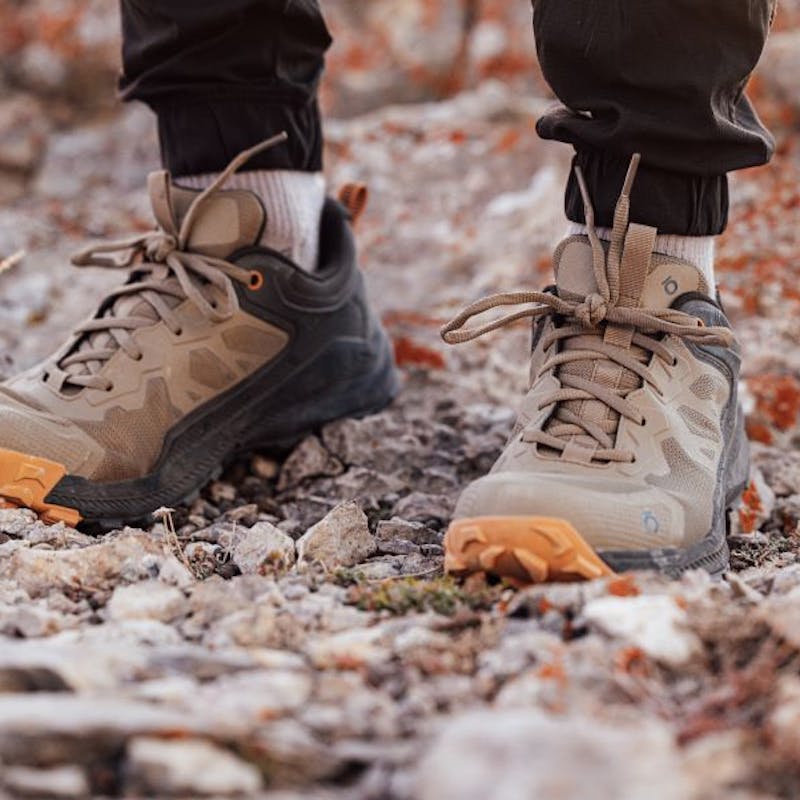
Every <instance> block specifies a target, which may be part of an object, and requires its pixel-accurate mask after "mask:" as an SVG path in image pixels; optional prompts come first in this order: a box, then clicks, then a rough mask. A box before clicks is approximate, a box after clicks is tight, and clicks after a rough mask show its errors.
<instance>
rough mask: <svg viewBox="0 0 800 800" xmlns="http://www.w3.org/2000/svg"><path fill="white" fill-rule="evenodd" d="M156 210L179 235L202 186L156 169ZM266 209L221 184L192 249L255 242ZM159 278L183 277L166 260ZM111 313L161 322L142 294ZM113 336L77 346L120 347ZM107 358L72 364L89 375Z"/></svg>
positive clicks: (204, 251) (71, 371)
mask: <svg viewBox="0 0 800 800" xmlns="http://www.w3.org/2000/svg"><path fill="white" fill-rule="evenodd" d="M147 188H148V193H149V195H150V204H151V206H152V209H153V216H154V217H155V219H156V222H157V223H158V226H159V228H161V230H163V231H164V232H166V233H169V234H170V235H172V236H175V237H176V238H177V237H178V234H179V232H180V226H181V224H182V223H183V220H184V219H185V218H186V215H187V214H188V213H189V208H190V207H191V205H192V203H193V202H194V201H195V200H196V199H197V198H198V197H199V196H200V194H201V193H200V192H199V191H195V190H193V189H184V188H182V187H180V186H176V185H175V184H174V183H172V181H171V179H170V175H169V173H168V172H166V171H163V170H162V171H159V172H154V173H152V174H151V175H150V176H149V178H148V181H147ZM266 216H267V215H266V211H265V210H264V206H263V205H262V203H261V201H260V200H259V199H258V197H257V196H256V195H255V194H253V193H252V192H248V191H245V190H242V189H235V190H230V191H225V190H220V191H218V192H216V193H214V194H213V195H211V196H210V197H207V198H206V199H205V201H204V202H203V205H202V206H201V207H200V208H199V210H198V212H197V215H196V217H195V220H194V223H193V224H192V228H191V231H190V233H189V239H188V242H187V246H186V250H187V251H189V252H192V253H197V254H199V255H205V256H211V257H213V258H223V259H224V258H228V257H229V256H230V255H231V254H232V253H235V252H236V251H237V250H241V249H242V248H245V247H252V246H254V245H256V244H258V243H259V241H260V240H261V233H262V230H263V228H264V224H265V223H266ZM152 277H153V278H154V279H156V280H159V279H160V280H163V281H164V283H165V286H166V287H169V288H175V287H176V286H177V280H176V279H175V278H174V277H173V276H172V275H171V273H170V271H169V269H168V268H167V267H166V266H164V267H161V268H159V269H158V270H156V271H155V272H154V273H153V276H152ZM161 299H162V301H163V302H164V303H166V305H167V306H169V307H170V308H175V307H176V306H177V305H179V304H180V303H181V300H180V299H179V298H178V297H174V296H172V295H169V294H163V295H161ZM104 316H105V317H139V318H142V319H149V320H152V322H153V324H155V323H156V322H158V320H159V316H158V314H157V313H156V310H155V309H154V308H153V306H152V305H150V303H148V302H147V301H146V300H145V299H144V298H143V297H142V296H141V295H136V294H131V295H123V296H122V297H120V298H119V299H118V300H117V301H116V302H115V303H114V304H113V305H112V306H111V307H110V308H108V309H107V310H106V312H105V314H104ZM114 344H115V342H114V339H113V337H112V336H111V335H110V334H109V333H107V332H105V331H100V332H98V333H94V334H91V335H89V336H86V337H85V338H84V339H83V340H82V341H81V342H80V344H79V345H78V347H77V348H76V350H75V351H73V352H81V351H84V352H86V351H88V350H102V349H105V348H112V347H114ZM102 366H103V362H101V361H91V362H85V363H82V364H73V365H71V366H68V367H66V369H65V372H66V373H67V374H68V375H88V374H91V373H94V372H96V371H98V370H100V369H101V368H102Z"/></svg>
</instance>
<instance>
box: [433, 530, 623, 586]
mask: <svg viewBox="0 0 800 800" xmlns="http://www.w3.org/2000/svg"><path fill="white" fill-rule="evenodd" d="M444 546H445V562H444V567H445V571H447V572H452V573H455V574H460V575H465V574H469V573H473V572H487V573H489V574H491V575H496V576H498V577H501V578H508V579H509V580H511V581H512V582H513V583H515V584H520V585H527V584H531V583H546V582H566V581H580V580H592V579H594V578H602V577H604V576H607V575H613V574H614V573H613V571H612V570H611V568H610V567H609V566H608V564H606V563H605V562H604V561H603V560H602V559H601V558H600V557H599V556H598V555H597V553H595V551H594V550H593V549H592V548H591V547H590V546H589V544H588V543H587V542H586V540H585V539H584V538H583V537H582V536H581V535H580V534H579V533H578V531H576V530H575V528H573V527H572V525H570V523H569V522H567V521H566V520H563V519H551V518H548V517H475V518H474V519H461V520H457V521H456V522H453V523H452V524H451V525H450V528H449V529H448V531H447V535H446V536H445V539H444Z"/></svg>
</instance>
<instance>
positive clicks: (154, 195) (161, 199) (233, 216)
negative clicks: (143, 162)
mask: <svg viewBox="0 0 800 800" xmlns="http://www.w3.org/2000/svg"><path fill="white" fill-rule="evenodd" d="M147 188H148V192H149V194H150V204H151V206H152V207H153V215H154V216H155V218H156V222H157V223H158V225H159V227H160V228H161V229H162V230H164V231H166V232H167V233H169V234H171V235H173V236H176V237H177V236H178V233H179V232H180V226H181V224H182V223H183V220H184V219H185V218H186V215H187V214H188V213H189V208H190V207H191V205H192V203H193V202H194V201H195V200H196V199H197V198H198V197H199V196H200V194H201V192H199V191H197V190H195V189H185V188H183V187H181V186H177V185H176V184H174V183H173V182H172V180H171V179H170V175H169V173H168V172H166V171H164V170H162V171H160V172H153V173H152V174H151V175H150V177H149V178H148V181H147ZM266 219H267V214H266V211H265V210H264V206H263V205H262V203H261V200H259V199H258V197H257V196H256V195H255V194H254V193H253V192H248V191H246V190H244V189H229V190H225V189H222V190H220V191H217V192H215V193H214V194H213V195H211V196H210V197H207V198H206V199H205V200H204V201H203V204H202V206H200V208H199V209H198V211H197V212H196V216H195V219H194V222H193V224H192V228H191V231H190V232H189V239H188V242H187V247H186V249H187V250H189V251H190V252H193V253H199V254H201V255H207V256H212V257H214V258H227V257H228V256H230V255H231V254H232V253H235V252H236V251H237V250H241V249H242V248H244V247H252V246H254V245H257V244H258V243H259V241H260V240H261V233H262V231H263V229H264V225H265V223H266Z"/></svg>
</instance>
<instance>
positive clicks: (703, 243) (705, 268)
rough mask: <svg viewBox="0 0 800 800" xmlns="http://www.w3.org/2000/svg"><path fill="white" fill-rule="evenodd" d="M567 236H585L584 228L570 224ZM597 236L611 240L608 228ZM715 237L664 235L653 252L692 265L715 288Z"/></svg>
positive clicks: (658, 240)
mask: <svg viewBox="0 0 800 800" xmlns="http://www.w3.org/2000/svg"><path fill="white" fill-rule="evenodd" d="M567 235H568V236H585V235H586V226H585V225H581V224H579V223H577V222H570V223H569V225H568V228H567ZM597 235H598V236H599V237H600V238H601V239H604V240H605V241H610V240H611V229H610V228H597ZM716 243H717V240H716V237H715V236H676V235H674V234H666V235H662V236H656V243H655V247H654V248H653V252H655V253H661V254H662V255H666V256H672V257H673V258H679V259H681V260H682V261H688V262H689V263H690V264H694V265H695V266H696V267H697V269H699V270H700V272H701V273H702V274H703V277H704V278H705V279H706V282H707V283H708V285H709V286H711V287H714V286H716V277H715V274H714V256H715V253H716Z"/></svg>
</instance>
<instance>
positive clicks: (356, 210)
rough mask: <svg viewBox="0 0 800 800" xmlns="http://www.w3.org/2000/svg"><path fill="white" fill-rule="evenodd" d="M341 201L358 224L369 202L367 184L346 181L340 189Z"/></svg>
mask: <svg viewBox="0 0 800 800" xmlns="http://www.w3.org/2000/svg"><path fill="white" fill-rule="evenodd" d="M339 202H340V203H341V204H342V205H343V206H344V207H345V208H346V209H347V211H348V213H349V214H350V219H351V220H352V222H353V225H356V224H357V223H358V220H359V219H361V215H362V214H363V213H364V211H366V208H367V203H369V189H368V188H367V185H366V184H365V183H346V184H345V185H344V186H342V188H341V189H340V190H339Z"/></svg>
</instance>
